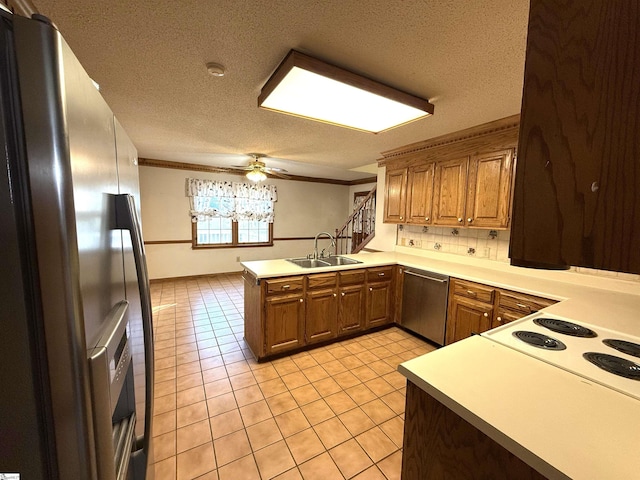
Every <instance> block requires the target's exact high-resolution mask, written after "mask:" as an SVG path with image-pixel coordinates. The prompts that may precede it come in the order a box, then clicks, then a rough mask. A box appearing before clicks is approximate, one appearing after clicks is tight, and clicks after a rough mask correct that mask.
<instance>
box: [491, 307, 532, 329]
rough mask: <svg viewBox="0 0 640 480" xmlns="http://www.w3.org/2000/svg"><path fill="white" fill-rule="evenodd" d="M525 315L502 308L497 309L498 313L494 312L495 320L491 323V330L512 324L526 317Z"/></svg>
mask: <svg viewBox="0 0 640 480" xmlns="http://www.w3.org/2000/svg"><path fill="white" fill-rule="evenodd" d="M526 315H527V314H526V313H522V312H515V311H513V310H505V309H503V308H500V307H498V311H497V312H496V318H494V319H493V321H492V322H491V328H496V327H500V326H502V325H504V324H505V323H509V322H513V321H514V320H518V319H519V318H522V317H524V316H526Z"/></svg>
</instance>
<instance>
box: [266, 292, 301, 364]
mask: <svg viewBox="0 0 640 480" xmlns="http://www.w3.org/2000/svg"><path fill="white" fill-rule="evenodd" d="M303 315H304V300H303V298H302V294H301V293H293V294H288V295H275V296H273V297H269V298H267V299H266V301H265V325H264V335H265V345H266V353H267V354H275V353H279V352H282V351H286V350H292V349H294V348H298V347H301V346H302V345H303V344H304V331H303V329H302V326H303V323H302V322H301V319H302V318H303Z"/></svg>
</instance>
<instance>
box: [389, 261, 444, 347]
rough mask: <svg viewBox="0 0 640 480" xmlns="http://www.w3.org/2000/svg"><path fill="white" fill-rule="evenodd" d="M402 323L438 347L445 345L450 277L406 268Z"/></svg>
mask: <svg viewBox="0 0 640 480" xmlns="http://www.w3.org/2000/svg"><path fill="white" fill-rule="evenodd" d="M403 275H404V278H403V288H402V317H401V322H400V324H401V325H402V326H403V327H405V328H407V329H408V330H411V331H412V332H415V333H417V334H419V335H422V336H423V337H425V338H427V339H429V340H431V341H432V342H434V343H436V344H438V345H444V336H445V327H446V324H447V296H448V292H449V277H448V276H446V275H440V274H438V273H432V272H426V271H423V270H418V269H416V268H405V269H404V273H403Z"/></svg>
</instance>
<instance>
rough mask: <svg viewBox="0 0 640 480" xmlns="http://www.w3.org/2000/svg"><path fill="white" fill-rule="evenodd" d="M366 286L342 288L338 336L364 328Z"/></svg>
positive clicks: (339, 300) (339, 299) (339, 304)
mask: <svg viewBox="0 0 640 480" xmlns="http://www.w3.org/2000/svg"><path fill="white" fill-rule="evenodd" d="M365 292H366V287H365V286H364V285H348V286H345V287H341V288H340V294H339V296H338V302H339V303H338V335H344V334H346V333H351V332H357V331H359V330H362V329H363V328H364V310H365V302H364V299H365Z"/></svg>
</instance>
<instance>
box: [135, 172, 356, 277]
mask: <svg viewBox="0 0 640 480" xmlns="http://www.w3.org/2000/svg"><path fill="white" fill-rule="evenodd" d="M188 177H192V178H203V179H211V180H226V181H232V182H239V181H245V179H244V178H243V177H240V176H238V175H225V174H215V173H207V172H196V171H188V170H174V169H167V168H157V167H140V197H141V200H140V203H141V212H142V213H141V216H142V232H143V235H144V239H145V242H154V241H168V240H174V241H175V240H189V241H190V240H191V218H190V216H189V199H188V198H187V197H186V196H185V179H186V178H188ZM267 183H269V184H273V185H276V187H277V188H278V201H277V202H276V204H275V221H274V224H273V225H274V226H273V236H274V238H291V237H314V236H315V235H316V234H317V233H318V232H321V231H328V232H330V233H334V231H335V229H336V228H337V227H339V226H340V225H342V223H343V222H344V221H345V220H346V219H347V217H348V215H349V214H350V213H351V202H352V199H353V195H352V194H351V200H349V195H350V187H348V186H344V185H332V184H326V183H313V182H298V181H292V180H275V179H269V180H267ZM328 244H329V241H328V240H327V239H321V240H320V243H319V246H320V247H323V248H324V247H327V246H328ZM145 248H146V254H147V267H148V269H149V277H150V278H151V279H159V278H173V277H182V276H190V275H205V274H211V273H223V272H234V271H240V270H242V267H241V265H240V263H238V260H237V259H238V257H239V258H240V261H248V260H268V259H275V258H288V257H299V256H305V255H307V254H308V253H311V252H312V251H313V240H280V241H274V245H273V246H272V247H240V248H217V249H214V248H212V249H196V250H193V249H192V248H191V244H190V243H170V244H161V245H149V244H147V245H146V246H145Z"/></svg>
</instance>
